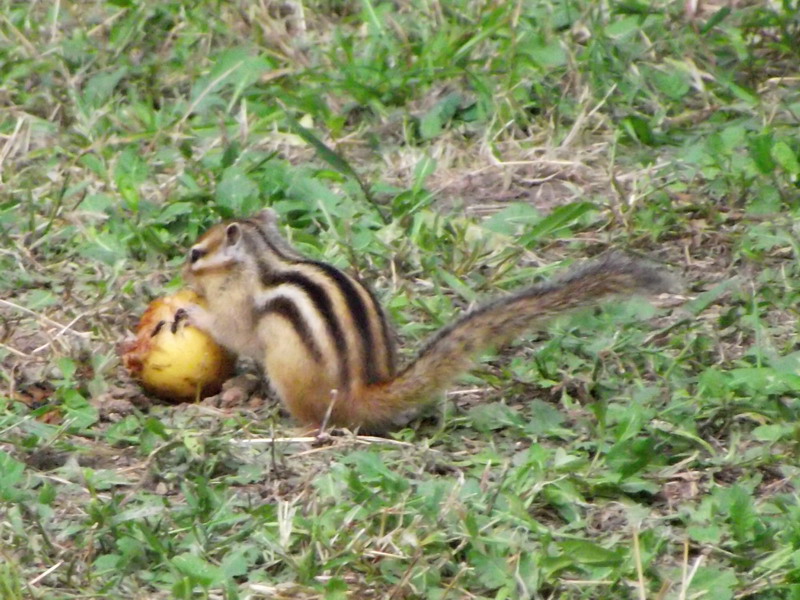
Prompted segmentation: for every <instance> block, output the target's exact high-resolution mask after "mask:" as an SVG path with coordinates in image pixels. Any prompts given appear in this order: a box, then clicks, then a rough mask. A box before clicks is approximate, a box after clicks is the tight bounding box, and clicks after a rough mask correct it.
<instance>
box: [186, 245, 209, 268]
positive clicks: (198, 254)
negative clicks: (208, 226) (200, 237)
mask: <svg viewBox="0 0 800 600" xmlns="http://www.w3.org/2000/svg"><path fill="white" fill-rule="evenodd" d="M205 255H206V251H205V250H201V249H200V248H192V251H191V252H190V253H189V262H190V263H192V264H194V263H196V262H197V261H198V260H200V259H201V258H203V257H204V256H205Z"/></svg>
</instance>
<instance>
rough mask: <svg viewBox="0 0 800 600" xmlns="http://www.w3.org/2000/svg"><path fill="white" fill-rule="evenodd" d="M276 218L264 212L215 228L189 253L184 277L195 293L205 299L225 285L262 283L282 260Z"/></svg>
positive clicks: (198, 241)
mask: <svg viewBox="0 0 800 600" xmlns="http://www.w3.org/2000/svg"><path fill="white" fill-rule="evenodd" d="M276 235H278V234H277V225H276V216H275V213H274V212H273V211H272V210H269V209H267V210H263V211H261V212H260V213H258V214H257V215H255V216H254V217H251V218H249V219H234V220H231V221H225V222H223V223H219V224H218V225H214V226H213V227H212V228H211V229H209V230H208V231H206V232H205V233H204V234H203V235H202V236H200V238H199V239H198V240H197V242H195V244H194V245H193V246H192V247H191V248H190V249H189V253H188V254H187V256H186V263H185V264H184V267H183V276H184V279H185V280H186V282H187V283H188V284H189V286H190V287H191V288H193V289H194V290H195V291H196V292H197V293H199V294H201V295H203V296H207V295H208V294H209V293H211V292H212V291H213V289H214V288H215V287H217V285H215V284H220V283H221V282H223V281H225V282H227V284H228V285H230V283H231V281H232V280H237V279H245V278H252V277H253V276H255V277H258V278H261V279H263V278H264V277H266V276H267V274H268V272H269V271H270V270H271V268H273V266H274V265H275V262H276V261H278V260H281V258H282V257H283V254H282V252H281V251H280V250H279V245H280V241H278V242H273V238H274V237H275V236H276Z"/></svg>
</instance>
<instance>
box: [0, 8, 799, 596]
mask: <svg viewBox="0 0 800 600" xmlns="http://www.w3.org/2000/svg"><path fill="white" fill-rule="evenodd" d="M799 14H800V6H798V3H797V2H796V1H795V0H783V1H782V2H747V1H741V0H731V1H730V2H725V3H723V2H716V1H715V2H701V1H698V2H691V1H690V2H674V1H665V0H662V1H657V0H656V1H652V2H644V1H636V0H634V1H631V2H592V1H590V0H550V1H547V2H545V1H531V2H521V1H520V2H516V3H502V2H478V1H475V0H452V1H449V0H448V1H446V2H440V1H436V0H433V1H426V2H422V1H420V2H416V1H413V2H406V3H402V2H400V3H392V2H379V1H373V0H363V1H361V2H355V1H353V2H351V1H343V2H331V1H330V0H320V1H318V2H310V3H302V2H299V1H294V0H292V1H286V2H272V1H269V0H258V1H254V2H252V1H244V0H234V1H232V2H213V1H212V0H200V1H198V2H193V3H184V2H178V1H176V0H162V1H160V2H151V1H144V2H132V1H130V0H114V1H109V2H74V1H70V0H61V1H60V2H55V3H44V2H17V1H13V0H0V40H1V41H2V43H1V44H0V106H1V107H2V111H0V235H2V245H0V267H1V268H0V273H1V275H0V321H1V322H2V328H0V336H2V337H0V373H1V374H2V378H3V382H4V383H5V387H6V389H5V390H4V391H2V395H0V540H2V543H0V557H2V560H0V597H1V598H4V599H5V598H8V599H9V600H18V599H21V598H37V599H38V598H42V599H51V598H52V599H55V598H59V599H61V598H136V599H145V598H147V599H150V598H229V599H232V598H325V599H338V598H392V599H400V598H425V599H428V598H431V599H438V600H441V599H445V598H450V599H456V598H496V599H500V598H536V599H539V598H541V599H544V598H570V599H571V598H575V599H577V598H609V599H610V598H615V599H616V598H640V599H644V598H657V599H666V598H675V599H680V600H683V599H687V598H704V599H713V600H726V599H730V598H758V599H778V598H796V597H800V526H799V525H798V523H800V505H799V504H798V500H797V499H798V467H797V464H798V457H797V452H798V433H797V432H798V430H797V425H796V423H797V417H798V412H800V398H798V396H800V330H799V329H798V321H797V315H798V305H799V302H800V262H799V261H798V255H800V243H799V242H798V240H800V228H799V227H798V223H800V192H799V191H798V190H799V189H800V188H798V178H800V158H799V157H800V140H799V139H798V136H797V127H798V123H799V122H800V87H798V86H799V84H800V70H798V67H797V65H798V64H800V48H798V45H797V42H796V40H797V39H800V17H799V16H798V15H799ZM262 206H271V207H273V208H274V209H275V210H276V211H277V212H278V213H279V215H280V217H281V219H282V223H283V227H284V230H285V232H286V235H287V236H289V237H290V238H291V239H292V242H293V243H294V244H295V245H296V246H297V247H298V248H300V249H301V250H302V251H303V252H305V253H307V254H309V255H310V256H312V257H314V258H316V259H319V260H325V261H328V262H330V263H333V264H335V265H337V266H339V267H341V268H343V269H347V270H349V271H350V272H352V273H355V274H357V275H358V276H359V277H361V278H362V279H363V280H364V281H366V282H367V283H368V284H369V285H370V287H371V288H372V289H373V290H374V291H375V293H376V295H377V296H378V297H379V299H380V300H381V302H382V303H383V304H384V306H386V308H387V313H388V314H389V316H390V318H391V320H392V322H393V324H394V325H395V327H396V330H397V335H398V337H399V339H400V341H401V356H402V358H403V359H404V360H410V359H411V358H412V357H413V355H414V350H415V348H418V347H419V346H420V345H421V344H422V343H423V341H424V339H425V337H426V336H428V335H430V334H432V333H433V332H434V331H435V330H436V329H437V328H439V327H441V326H443V325H445V324H446V323H448V322H449V321H451V320H452V319H453V318H455V317H456V316H457V315H458V314H459V313H460V312H461V311H463V310H465V309H468V308H469V307H470V306H475V305H477V304H479V303H480V302H481V300H483V299H486V298H491V297H496V296H498V295H502V294H504V293H506V292H508V291H509V290H513V289H515V288H518V287H519V286H522V285H525V284H526V283H528V282H532V281H539V280H542V279H546V278H548V277H551V276H553V275H554V274H556V273H557V272H558V271H559V270H560V269H563V268H568V266H569V265H570V264H572V263H576V262H580V261H581V260H584V259H588V258H590V257H593V256H596V255H598V254H601V253H602V252H605V251H607V250H610V249H616V250H623V251H627V252H630V253H633V254H636V255H640V256H643V257H646V258H647V260H649V261H651V262H652V263H653V264H655V265H658V266H659V268H663V269H664V270H667V271H670V272H672V273H673V274H674V276H675V277H676V279H677V280H679V281H680V282H682V288H681V290H680V291H678V292H677V293H675V294H669V295H664V296H662V297H658V298H655V299H653V301H652V302H648V301H646V300H642V299H620V300H615V301H614V302H611V303H608V304H606V305H604V306H603V307H600V308H598V309H596V310H588V311H583V312H580V313H576V314H572V315H568V316H565V317H563V318H560V319H557V320H555V321H553V322H552V323H549V324H548V325H547V326H546V327H545V328H543V329H542V330H541V331H536V332H532V333H529V334H527V335H523V336H521V338H520V340H518V341H517V342H515V343H514V344H512V345H511V346H510V347H508V348H504V349H499V351H498V352H496V353H488V354H487V355H486V356H485V357H484V360H483V361H482V362H481V363H480V365H479V367H478V368H476V369H475V370H473V371H472V372H471V373H470V374H468V375H466V376H464V377H463V378H462V379H461V380H460V382H459V385H458V386H456V387H455V388H454V389H453V390H451V391H450V392H449V393H448V395H447V397H446V398H445V399H443V401H442V402H441V403H440V405H439V406H438V408H437V410H436V411H434V414H433V415H431V416H430V417H428V418H425V419H422V420H420V421H417V422H415V423H414V424H413V425H412V426H411V427H408V428H405V429H403V430H401V431H398V432H395V433H393V434H391V435H389V436H387V437H369V436H363V435H356V434H354V433H353V432H338V431H334V432H326V433H325V434H324V435H321V436H315V435H308V432H307V431H304V430H302V429H301V428H298V427H297V424H295V423H293V422H292V421H291V419H290V418H289V417H288V416H287V415H286V414H285V413H284V412H283V411H282V410H281V408H280V405H279V403H278V402H277V401H276V400H275V399H274V398H272V397H271V394H270V392H269V389H268V387H267V386H266V385H265V384H263V382H262V380H261V379H260V378H258V376H256V377H257V378H256V379H252V378H251V379H246V376H245V375H243V376H240V377H239V378H238V379H237V380H236V381H235V382H234V383H233V384H230V385H229V386H228V387H227V388H226V390H225V392H223V394H222V395H221V396H217V397H213V398H210V399H207V400H204V401H202V402H195V403H187V404H181V405H171V404H167V403H164V402H161V401H159V400H157V399H155V398H153V397H151V396H150V395H148V394H147V393H145V392H144V391H143V390H142V389H141V388H140V387H139V386H138V385H137V384H136V382H135V381H132V380H131V378H130V376H129V374H128V373H127V372H126V371H125V370H124V368H123V367H122V366H121V362H120V358H119V349H120V345H121V344H122V343H123V342H124V340H125V339H126V337H127V336H129V335H130V333H131V331H132V330H133V329H134V327H135V325H136V323H137V320H138V318H139V316H140V315H141V314H142V312H143V310H144V308H145V306H146V305H147V303H148V302H149V301H150V300H151V299H153V298H155V297H158V296H161V295H163V294H165V293H168V292H171V291H175V290H177V289H179V288H180V287H181V285H182V282H181V279H180V266H181V264H182V262H183V259H184V258H183V257H184V255H185V252H186V250H187V248H188V247H189V246H190V245H191V243H192V241H193V240H194V239H196V237H197V236H198V235H199V234H200V233H201V232H202V231H204V230H205V229H206V228H207V227H209V226H210V225H211V224H213V223H215V222H218V221H219V220H220V219H224V218H230V217H233V216H239V215H246V214H250V213H253V212H255V211H256V210H258V209H259V208H261V207H262ZM240 368H241V370H242V372H243V373H250V374H251V375H250V376H251V377H252V376H253V375H254V374H255V373H257V371H256V370H255V369H254V367H253V365H247V364H243V365H241V366H240Z"/></svg>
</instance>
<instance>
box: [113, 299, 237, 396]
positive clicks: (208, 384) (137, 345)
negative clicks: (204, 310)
mask: <svg viewBox="0 0 800 600" xmlns="http://www.w3.org/2000/svg"><path fill="white" fill-rule="evenodd" d="M203 304H204V302H203V300H202V298H200V296H198V295H197V294H195V293H194V292H193V291H191V290H181V291H179V292H177V293H175V294H173V295H171V296H164V297H162V298H156V299H155V300H153V301H152V302H151V303H150V305H149V306H148V307H147V310H145V312H144V314H143V315H142V318H141V320H140V321H139V326H138V327H137V328H136V339H135V340H133V341H131V342H128V343H125V344H123V348H122V351H123V355H122V362H123V364H124V365H125V367H126V368H127V369H128V370H129V371H130V373H131V375H133V377H134V378H136V379H137V380H138V381H139V382H140V383H141V384H142V387H144V388H145V389H146V390H147V391H149V392H151V393H153V394H155V395H156V396H159V397H160V398H163V399H164V400H172V401H176V402H186V401H193V400H197V399H200V398H205V397H206V396H211V395H213V394H216V393H217V392H219V390H220V388H221V387H222V383H223V382H224V381H225V380H226V379H228V378H229V377H231V375H233V368H234V364H235V359H234V357H233V355H232V354H230V353H229V352H228V351H226V350H225V349H224V348H222V346H220V345H218V344H217V343H216V342H214V340H213V339H212V338H211V337H210V336H209V335H208V334H206V333H204V332H202V331H200V330H199V329H197V328H195V327H192V326H191V325H188V324H187V323H186V321H185V320H181V319H180V318H178V319H176V313H177V312H178V311H179V310H180V309H182V308H186V307H187V306H190V305H200V306H202V305H203Z"/></svg>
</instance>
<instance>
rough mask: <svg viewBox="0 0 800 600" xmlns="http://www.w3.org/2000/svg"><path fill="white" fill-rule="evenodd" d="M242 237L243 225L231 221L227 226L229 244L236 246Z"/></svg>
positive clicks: (226, 241) (226, 234)
mask: <svg viewBox="0 0 800 600" xmlns="http://www.w3.org/2000/svg"><path fill="white" fill-rule="evenodd" d="M241 239H242V226H241V225H239V224H238V223H230V224H229V225H228V226H227V227H226V228H225V243H226V244H227V245H228V246H235V245H236V244H238V243H239V240H241Z"/></svg>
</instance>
